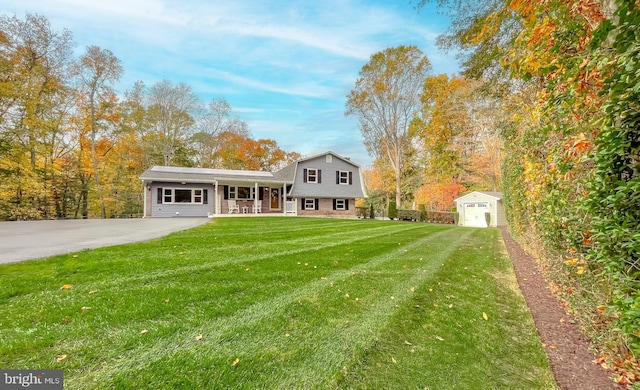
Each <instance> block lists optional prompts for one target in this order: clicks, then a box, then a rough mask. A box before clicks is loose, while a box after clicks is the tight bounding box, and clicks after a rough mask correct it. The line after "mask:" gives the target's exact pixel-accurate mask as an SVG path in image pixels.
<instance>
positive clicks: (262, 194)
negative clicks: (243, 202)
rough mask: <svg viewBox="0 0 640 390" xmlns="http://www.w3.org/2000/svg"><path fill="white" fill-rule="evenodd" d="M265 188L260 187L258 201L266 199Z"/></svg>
mask: <svg viewBox="0 0 640 390" xmlns="http://www.w3.org/2000/svg"><path fill="white" fill-rule="evenodd" d="M264 188H265V187H258V199H259V200H262V199H264Z"/></svg>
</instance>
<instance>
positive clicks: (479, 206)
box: [464, 202, 489, 227]
mask: <svg viewBox="0 0 640 390" xmlns="http://www.w3.org/2000/svg"><path fill="white" fill-rule="evenodd" d="M487 212H489V203H485V202H476V203H465V204H464V226H474V227H487V220H486V219H485V217H484V213H487Z"/></svg>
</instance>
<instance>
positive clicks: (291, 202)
mask: <svg viewBox="0 0 640 390" xmlns="http://www.w3.org/2000/svg"><path fill="white" fill-rule="evenodd" d="M140 179H141V180H142V184H143V186H144V217H176V216H178V217H206V216H209V217H212V216H221V215H243V214H254V215H257V214H271V215H273V214H284V215H326V216H345V217H351V216H352V217H355V216H356V207H355V201H356V199H358V198H364V197H366V192H365V189H364V181H363V179H362V171H361V169H360V166H359V165H358V164H355V163H353V162H351V161H350V160H349V159H348V158H345V157H341V156H339V155H337V154H335V153H333V152H327V153H323V154H319V155H315V156H312V157H308V158H303V159H301V160H298V161H296V162H295V163H293V164H290V165H288V166H286V167H285V168H283V169H281V170H279V171H277V172H264V171H244V170H229V169H209V168H185V167H168V166H154V167H152V168H149V169H147V170H146V171H145V172H144V173H143V174H142V175H141V176H140Z"/></svg>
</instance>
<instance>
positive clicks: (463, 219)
mask: <svg viewBox="0 0 640 390" xmlns="http://www.w3.org/2000/svg"><path fill="white" fill-rule="evenodd" d="M455 202H456V208H457V210H458V225H461V226H473V227H498V226H506V225H507V218H506V216H505V212H504V205H503V204H502V193H501V192H484V191H474V192H471V193H469V194H466V195H464V196H461V197H459V198H458V199H456V200H455ZM487 214H488V216H487Z"/></svg>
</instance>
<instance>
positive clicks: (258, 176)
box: [140, 166, 291, 184]
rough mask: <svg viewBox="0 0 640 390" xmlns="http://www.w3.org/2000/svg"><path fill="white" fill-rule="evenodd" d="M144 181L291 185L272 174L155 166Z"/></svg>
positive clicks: (146, 172)
mask: <svg viewBox="0 0 640 390" xmlns="http://www.w3.org/2000/svg"><path fill="white" fill-rule="evenodd" d="M140 179H142V180H144V181H166V182H188V183H212V182H216V181H217V182H220V183H226V182H229V183H237V182H250V183H273V184H288V183H291V182H290V181H289V180H287V178H280V177H275V176H274V175H273V174H272V173H271V172H264V171H244V170H242V171H241V170H234V169H211V168H185V167H168V166H154V167H151V168H149V169H147V170H146V171H144V173H143V174H142V175H140Z"/></svg>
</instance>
